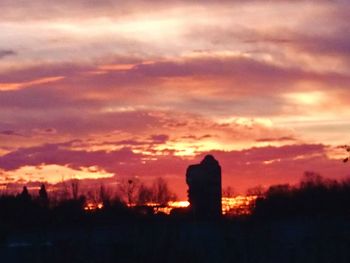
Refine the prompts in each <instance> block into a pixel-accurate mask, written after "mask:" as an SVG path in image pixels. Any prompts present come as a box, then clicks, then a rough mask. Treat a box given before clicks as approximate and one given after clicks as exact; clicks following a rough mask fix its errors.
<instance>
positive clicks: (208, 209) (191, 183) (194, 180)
mask: <svg viewBox="0 0 350 263" xmlns="http://www.w3.org/2000/svg"><path fill="white" fill-rule="evenodd" d="M186 183H187V185H188V199H189V202H190V207H191V211H192V213H193V215H194V216H195V218H199V219H201V218H203V219H209V218H218V217H220V216H221V213H222V208H221V167H220V165H219V163H218V161H217V160H215V158H214V157H213V156H212V155H207V156H205V158H204V159H203V160H202V161H201V163H200V164H195V165H190V166H189V167H188V168H187V172H186Z"/></svg>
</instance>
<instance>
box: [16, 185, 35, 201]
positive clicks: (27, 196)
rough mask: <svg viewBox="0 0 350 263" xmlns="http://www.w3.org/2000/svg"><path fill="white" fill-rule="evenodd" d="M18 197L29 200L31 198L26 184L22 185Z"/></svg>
mask: <svg viewBox="0 0 350 263" xmlns="http://www.w3.org/2000/svg"><path fill="white" fill-rule="evenodd" d="M19 198H20V199H21V200H23V201H31V200H32V197H31V195H30V194H29V192H28V188H27V186H23V190H22V192H21V194H20V195H19Z"/></svg>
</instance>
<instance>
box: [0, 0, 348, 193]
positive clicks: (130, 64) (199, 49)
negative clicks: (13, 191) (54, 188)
mask: <svg viewBox="0 0 350 263" xmlns="http://www.w3.org/2000/svg"><path fill="white" fill-rule="evenodd" d="M0 7H1V9H2V10H3V15H2V16H1V18H0V30H1V32H2V34H1V36H0V43H2V44H1V46H0V169H3V170H4V171H3V177H6V176H8V175H6V174H8V172H9V171H10V170H11V176H10V177H11V178H12V179H14V180H15V179H16V178H17V179H18V178H21V179H23V180H27V179H28V180H30V179H31V176H26V175H25V172H24V174H23V173H22V172H18V173H17V177H16V176H15V175H14V171H19V170H20V169H22V168H24V167H42V166H43V165H50V164H55V165H58V166H61V167H70V168H72V169H73V172H74V170H75V171H82V170H84V169H87V168H88V167H92V166H97V167H99V169H101V170H100V175H101V176H103V174H104V172H108V173H111V174H123V175H124V176H127V175H128V174H129V175H130V174H131V173H134V174H144V172H143V171H152V173H153V174H154V175H162V174H165V175H166V176H168V177H169V178H172V177H171V176H175V177H176V176H180V175H182V173H183V169H184V166H186V165H188V164H189V163H190V161H191V160H197V159H198V158H199V157H200V156H202V155H203V154H205V153H207V152H214V153H215V154H216V155H218V159H219V161H221V160H220V159H222V162H223V166H224V167H225V170H226V171H230V172H228V175H227V176H228V177H227V178H231V177H230V176H231V174H235V175H237V174H239V175H240V176H241V179H240V180H238V179H237V180H236V181H234V183H236V184H237V183H239V184H240V187H238V188H242V189H243V188H244V187H249V186H253V185H257V184H260V183H263V184H267V183H273V182H282V181H286V182H292V181H293V178H295V175H296V174H300V173H302V172H301V171H302V170H310V169H311V170H312V169H316V168H317V167H323V168H324V171H325V173H326V174H327V175H328V174H329V175H332V176H333V175H334V174H336V173H337V172H339V176H344V171H343V170H342V168H339V170H338V168H336V167H338V166H337V165H336V164H335V163H334V160H333V159H331V157H332V158H335V157H336V156H335V155H333V156H330V155H329V152H330V150H329V149H330V148H332V147H336V146H337V145H339V144H347V143H349V139H348V138H347V135H348V130H349V129H350V118H349V116H350V106H349V105H350V100H349V98H350V90H349V86H350V71H349V65H350V63H349V59H350V56H349V54H350V48H349V47H350V34H349V33H350V32H349V23H348V16H349V14H350V9H349V5H348V4H347V3H346V1H341V0H339V1H287V0H278V1H258V0H256V1H244V3H243V1H220V3H219V4H218V3H217V1H204V2H201V4H200V5H199V4H198V3H197V2H195V1H180V0H179V1H170V2H167V4H166V5H165V4H164V3H162V2H161V1H128V2H127V3H126V2H120V1H98V3H97V2H96V3H95V2H94V3H93V4H92V3H91V2H86V1H60V2H57V3H51V4H48V3H47V2H46V1H42V0H34V1H29V2H25V3H23V1H7V0H0ZM67 142H73V143H70V144H69V145H67ZM323 145H327V147H325V146H323ZM316 146H317V147H320V148H318V149H317V151H318V152H319V153H320V154H321V155H319V156H318V157H317V158H316V157H315V159H313V158H311V157H310V158H311V159H310V158H307V160H309V161H307V162H306V161H305V160H304V159H303V158H301V159H298V158H297V157H296V156H294V157H295V158H297V159H293V158H294V157H293V158H291V159H288V162H283V161H276V160H277V159H279V158H278V157H277V155H280V159H281V160H284V154H285V153H284V151H285V150H286V149H292V148H284V147H295V148H296V149H298V156H303V151H305V153H304V154H305V155H306V156H308V154H309V153H308V149H309V147H316ZM252 147H257V148H252ZM317 147H316V148H317ZM257 149H260V150H261V152H260V153H259V155H261V158H263V156H270V154H275V155H276V156H275V157H274V158H272V159H268V158H265V159H264V158H263V159H262V160H261V161H260V162H262V164H259V165H261V166H259V165H247V164H245V165H244V166H238V165H237V162H239V160H241V158H242V157H240V155H241V154H242V155H243V156H244V155H245V154H248V153H249V154H251V152H255V151H256V150H257ZM245 151H247V152H245ZM281 151H282V152H281ZM288 151H289V150H288ZM326 153H327V154H328V155H327V156H328V157H324V156H325V155H322V154H326ZM312 156H313V155H312ZM232 158H234V159H235V160H236V161H234V160H233V159H232ZM225 160H231V161H230V162H228V161H225ZM120 162H122V163H128V164H123V165H120ZM143 162H147V163H148V164H147V165H145V164H144V163H143ZM244 162H245V163H247V162H248V161H247V160H244ZM264 162H265V163H264ZM293 164H294V165H295V168H291V170H293V169H294V170H293V172H290V173H286V174H285V175H282V173H283V169H282V167H294V166H293ZM317 164H318V165H317ZM313 165H315V166H316V167H315V168H313V167H312V166H313ZM145 167H147V168H145ZM261 167H265V168H266V169H265V170H264V171H268V172H266V176H265V177H266V178H265V177H264V179H262V178H261V177H256V178H255V177H254V174H256V171H259V170H261ZM332 167H334V171H333V172H332V169H331V168H332ZM168 170H169V171H168ZM84 171H85V170H84ZM73 172H72V173H73ZM320 172H321V173H322V171H320ZM95 174H96V173H95ZM245 174H250V175H247V176H245ZM292 174H293V176H292ZM90 175H91V176H92V177H93V176H94V173H91V174H90ZM86 176H87V177H88V176H89V173H87V174H86ZM34 177H35V176H34ZM48 177H50V175H48ZM277 177H278V178H279V179H278V180H277ZM254 178H255V179H256V180H255V179H254ZM273 178H274V179H273ZM12 179H11V180H12ZM47 179H48V181H49V179H50V178H47ZM275 179H276V180H275ZM5 181H6V180H5ZM232 182H233V181H232ZM243 186H244V187H243ZM179 191H184V189H180V190H179Z"/></svg>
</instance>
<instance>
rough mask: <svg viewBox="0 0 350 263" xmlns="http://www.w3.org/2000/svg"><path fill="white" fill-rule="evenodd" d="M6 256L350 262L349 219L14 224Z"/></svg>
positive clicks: (5, 242) (63, 262)
mask: <svg viewBox="0 0 350 263" xmlns="http://www.w3.org/2000/svg"><path fill="white" fill-rule="evenodd" d="M0 262H3V263H7V262H11V263H15V262H38V263H39V262H40V263H41V262H45V263H46V262H60V263H68V262H76V263H77V262H106V263H107V262H162V263H165V262H176V263H179V262H237V263H240V262H252V263H259V262H269V263H274V262H276V263H282V262H283V263H287V262H298V263H302V262H307V263H312V262H317V263H320V262H327V263H330V262H337V263H341V262H344V263H345V262H346V263H348V262H350V221H349V220H347V219H344V218H341V219H340V218H332V219H327V218H322V219H315V218H303V219H301V218H299V219H293V220H287V219H280V220H269V221H261V220H251V219H249V220H247V219H245V220H243V219H239V220H223V221H221V222H215V223H213V222H212V223H209V222H190V221H183V220H181V221H179V220H171V219H169V218H158V219H152V220H132V221H125V220H124V221H120V222H118V223H115V224H112V225H109V226H92V225H90V226H87V225H85V226H79V227H78V226H75V227H64V228H57V229H47V230H43V229H41V230H37V229H36V230H35V229H33V230H27V231H21V232H19V231H15V232H12V233H8V234H7V235H6V236H4V235H3V237H2V240H1V247H0Z"/></svg>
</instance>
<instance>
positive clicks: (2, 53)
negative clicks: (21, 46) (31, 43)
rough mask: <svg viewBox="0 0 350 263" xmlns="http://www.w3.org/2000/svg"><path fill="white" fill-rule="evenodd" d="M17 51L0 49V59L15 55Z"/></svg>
mask: <svg viewBox="0 0 350 263" xmlns="http://www.w3.org/2000/svg"><path fill="white" fill-rule="evenodd" d="M15 55H17V53H16V52H15V51H13V50H10V49H0V59H2V58H5V57H8V56H15Z"/></svg>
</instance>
